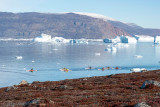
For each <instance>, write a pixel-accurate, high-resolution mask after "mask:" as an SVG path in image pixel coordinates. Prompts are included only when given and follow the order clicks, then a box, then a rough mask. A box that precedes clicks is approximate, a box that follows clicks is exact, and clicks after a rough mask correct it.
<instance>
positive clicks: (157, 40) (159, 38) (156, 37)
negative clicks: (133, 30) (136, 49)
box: [154, 36, 160, 44]
mask: <svg viewBox="0 0 160 107" xmlns="http://www.w3.org/2000/svg"><path fill="white" fill-rule="evenodd" d="M159 43H160V36H155V37H154V44H159Z"/></svg>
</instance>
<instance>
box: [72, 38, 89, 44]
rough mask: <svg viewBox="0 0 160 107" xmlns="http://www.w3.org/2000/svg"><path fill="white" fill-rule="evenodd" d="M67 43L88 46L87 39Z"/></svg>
mask: <svg viewBox="0 0 160 107" xmlns="http://www.w3.org/2000/svg"><path fill="white" fill-rule="evenodd" d="M69 43H70V44H75V43H82V44H88V40H87V39H71V40H70V41H69Z"/></svg>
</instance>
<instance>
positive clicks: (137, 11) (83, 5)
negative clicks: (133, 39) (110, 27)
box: [0, 0, 160, 29]
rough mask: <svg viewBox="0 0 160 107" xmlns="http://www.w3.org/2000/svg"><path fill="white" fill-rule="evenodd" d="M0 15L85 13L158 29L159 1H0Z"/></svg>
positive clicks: (159, 19)
mask: <svg viewBox="0 0 160 107" xmlns="http://www.w3.org/2000/svg"><path fill="white" fill-rule="evenodd" d="M0 11H1V12H14V13H19V12H21V13H22V12H41V13H62V12H87V13H97V14H101V15H104V16H107V17H110V18H113V19H115V20H118V21H122V22H126V23H135V24H137V25H139V26H142V27H144V28H158V29H160V0H0Z"/></svg>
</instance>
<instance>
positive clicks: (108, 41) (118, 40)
mask: <svg viewBox="0 0 160 107" xmlns="http://www.w3.org/2000/svg"><path fill="white" fill-rule="evenodd" d="M103 42H104V43H119V42H121V39H120V37H119V36H117V37H115V38H114V39H108V38H105V39H103Z"/></svg>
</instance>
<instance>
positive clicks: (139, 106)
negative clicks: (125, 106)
mask: <svg viewBox="0 0 160 107" xmlns="http://www.w3.org/2000/svg"><path fill="white" fill-rule="evenodd" d="M134 107H151V106H149V105H147V104H146V103H145V102H141V103H137V104H135V105H134Z"/></svg>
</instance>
